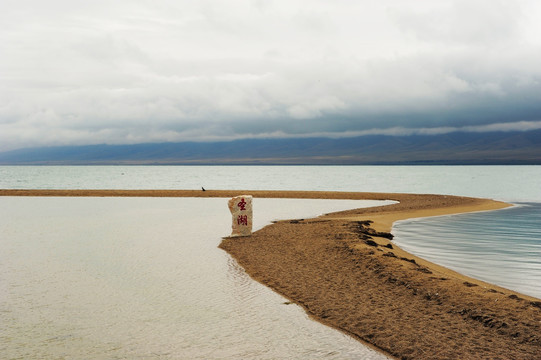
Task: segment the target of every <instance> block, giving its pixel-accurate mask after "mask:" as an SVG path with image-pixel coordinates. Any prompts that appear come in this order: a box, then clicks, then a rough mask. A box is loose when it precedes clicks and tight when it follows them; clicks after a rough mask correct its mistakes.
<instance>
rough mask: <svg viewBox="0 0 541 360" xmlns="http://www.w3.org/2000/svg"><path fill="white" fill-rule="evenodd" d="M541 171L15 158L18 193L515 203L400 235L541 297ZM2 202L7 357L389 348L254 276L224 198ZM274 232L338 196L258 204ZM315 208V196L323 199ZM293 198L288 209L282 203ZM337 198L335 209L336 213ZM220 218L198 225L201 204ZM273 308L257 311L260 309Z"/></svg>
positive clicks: (8, 178) (352, 354)
mask: <svg viewBox="0 0 541 360" xmlns="http://www.w3.org/2000/svg"><path fill="white" fill-rule="evenodd" d="M539 179H541V167H540V166H118V167H117V166H82V167H77V166H74V167H70V166H67V167H62V166H60V167H55V166H22V167H19V166H4V167H0V188H11V189H16V188H18V189H200V187H201V186H204V187H205V188H207V189H253V190H259V189H269V190H332V191H378V192H405V193H436V194H453V195H464V196H475V197H485V198H493V199H497V200H503V201H508V202H513V203H517V204H519V206H517V207H514V208H511V209H505V210H500V211H495V212H485V213H476V214H464V215H454V216H445V217H438V218H428V219H418V220H412V221H404V222H400V223H398V224H396V226H395V227H394V229H393V232H394V233H395V234H397V237H396V239H395V241H396V242H397V243H399V244H400V246H402V247H404V248H405V249H407V250H409V251H411V252H412V253H415V254H418V255H420V256H423V257H425V258H427V259H430V260H433V261H435V262H438V263H441V264H442V265H445V266H447V267H449V268H452V269H455V270H457V271H459V272H462V273H465V274H468V275H471V276H474V277H478V278H480V279H482V280H487V281H490V282H494V283H497V284H500V285H502V286H504V287H508V288H512V289H515V290H518V291H521V292H524V293H528V294H531V295H534V296H537V297H541V293H540V286H541V285H540V284H541V280H540V279H541V265H540V261H541V256H540V253H539V251H540V250H539V249H540V247H541V234H540V233H539V229H540V228H541V220H540V217H539V214H541V211H540V210H541V186H539V185H540V184H539V183H540V181H539ZM193 201H195V200H194V199H152V198H146V199H139V198H9V197H8V198H0V216H1V218H0V246H1V247H2V251H1V252H0V306H1V308H0V323H2V325H4V324H7V326H3V327H2V329H1V330H0V353H1V354H9V355H10V356H8V358H9V357H15V358H17V357H21V358H28V357H33V358H67V359H68V358H81V357H84V358H94V359H98V358H130V359H131V358H135V359H137V358H139V359H145V358H157V357H161V358H167V359H170V358H189V359H193V358H201V359H203V358H215V359H218V358H252V359H256V358H257V359H260V358H263V359H271V358H305V359H310V358H337V359H343V358H374V359H376V358H380V356H381V355H380V354H377V353H374V352H372V351H371V350H369V349H367V348H366V347H364V346H362V345H361V344H359V343H358V342H356V341H354V340H352V339H350V338H349V337H347V336H345V335H343V334H341V333H339V332H337V331H334V330H332V329H328V328H326V327H324V326H322V325H320V324H318V323H316V322H314V321H311V320H309V319H308V318H307V317H306V315H305V314H304V312H303V311H302V310H301V309H300V308H298V307H296V306H292V305H284V304H283V303H284V301H285V300H284V299H283V298H281V297H280V296H278V295H276V294H275V293H273V292H272V291H270V290H268V289H267V288H265V287H263V286H261V285H259V284H258V283H255V282H254V281H252V280H251V279H250V278H249V277H248V276H246V274H244V272H243V271H242V269H240V268H239V267H238V266H237V265H236V263H235V262H234V261H233V260H232V259H231V258H230V257H229V256H228V255H227V254H226V253H225V252H223V251H221V250H219V249H217V245H218V243H219V242H220V238H221V236H224V235H227V234H228V233H229V226H230V224H229V221H230V219H229V216H230V215H229V213H228V210H227V208H226V205H225V199H204V201H201V199H198V200H197V201H195V202H193ZM255 201H256V202H255V204H254V205H255V206H256V210H255V214H256V215H257V221H258V223H257V224H256V226H263V225H264V224H265V223H268V221H270V220H272V219H273V218H296V217H308V216H312V215H317V214H319V213H324V212H330V211H336V210H338V209H340V206H344V205H345V208H347V207H359V205H358V203H354V204H346V203H345V202H339V203H338V204H336V205H334V201H328V200H320V201H316V202H315V203H313V202H310V201H308V200H307V201H308V202H305V201H304V200H302V201H301V200H288V201H291V202H284V201H285V200H273V199H255ZM316 203H317V204H320V205H317V206H316ZM284 204H287V206H284ZM335 206H338V207H335ZM201 213H204V214H205V219H211V218H212V219H213V220H212V221H211V222H209V224H212V226H210V225H209V224H205V226H204V228H205V235H202V234H196V233H195V231H196V230H195V229H196V227H195V226H196V225H197V224H201V221H202V220H201V217H200V216H199V215H198V214H201ZM261 316H262V317H261Z"/></svg>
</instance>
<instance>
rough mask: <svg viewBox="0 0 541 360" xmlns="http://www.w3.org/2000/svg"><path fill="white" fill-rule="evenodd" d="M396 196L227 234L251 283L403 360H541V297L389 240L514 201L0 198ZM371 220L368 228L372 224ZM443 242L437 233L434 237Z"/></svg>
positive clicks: (212, 194) (197, 194) (223, 245)
mask: <svg viewBox="0 0 541 360" xmlns="http://www.w3.org/2000/svg"><path fill="white" fill-rule="evenodd" d="M239 194H252V195H253V196H254V197H255V198H257V197H272V198H323V199H325V198H327V199H362V200H396V201H399V203H398V204H395V205H389V206H380V207H374V208H366V209H356V210H349V211H343V212H338V213H333V214H328V215H324V216H321V217H318V218H315V219H293V220H287V221H280V222H277V223H275V224H272V225H269V226H267V227H265V228H263V229H261V230H259V231H257V232H255V233H254V234H253V235H252V236H250V237H241V238H224V240H223V242H222V243H221V245H220V247H221V248H222V249H224V250H226V251H227V252H229V253H230V254H231V255H232V256H233V257H234V258H235V259H236V260H237V261H238V263H239V264H240V265H241V266H243V267H244V269H245V270H246V272H247V273H248V274H249V275H250V276H251V277H252V278H254V279H255V280H257V281H259V282H261V283H263V284H265V285H267V286H269V287H271V288H272V289H274V290H275V291H277V292H278V293H280V294H282V295H283V296H285V297H286V298H287V299H289V300H290V302H291V303H296V304H299V305H300V306H302V307H303V308H304V309H305V310H306V311H307V313H308V314H310V315H311V316H312V317H313V318H314V319H316V320H318V321H320V322H322V323H324V324H327V325H329V326H332V327H334V328H337V329H339V330H341V331H343V332H345V333H347V334H350V335H351V336H353V337H355V338H357V339H359V340H360V341H362V342H364V343H367V344H369V345H371V346H373V347H375V348H377V349H380V350H381V351H383V352H385V353H387V354H389V355H391V356H393V357H396V358H402V359H540V358H541V301H540V300H539V299H536V298H532V297H528V296H526V295H521V294H518V293H515V292H513V291H510V290H506V289H503V288H500V287H498V286H495V285H491V284H488V283H484V282H482V281H478V280H474V279H471V278H468V277H466V276H463V275H460V274H457V273H456V272H453V271H451V270H448V269H446V268H443V267H441V266H437V265H435V264H432V263H430V262H428V261H425V260H423V259H420V258H418V257H415V256H413V255H411V254H409V253H407V252H405V251H403V250H401V249H399V248H398V247H397V246H396V245H394V244H393V243H392V240H390V239H388V237H389V236H388V233H389V232H390V230H391V226H392V223H393V222H394V221H396V220H401V219H406V218H412V217H425V216H434V215H444V214H451V213H460V212H468V211H482V210H494V209H499V208H503V207H506V206H508V204H505V203H502V202H497V201H492V200H485V199H476V198H466V197H456V196H442V195H413V194H393V193H347V192H298V191H210V190H209V191H204V192H203V191H200V190H199V191H182V190H163V191H162V190H0V196H2V195H4V196H179V197H180V196H182V197H232V196H236V195H239ZM369 220H370V221H372V222H368V221H369ZM434 236H438V234H434Z"/></svg>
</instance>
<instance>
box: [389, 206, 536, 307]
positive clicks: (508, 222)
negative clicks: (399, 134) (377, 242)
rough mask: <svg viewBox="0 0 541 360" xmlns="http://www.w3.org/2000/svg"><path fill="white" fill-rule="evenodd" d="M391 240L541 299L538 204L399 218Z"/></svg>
mask: <svg viewBox="0 0 541 360" xmlns="http://www.w3.org/2000/svg"><path fill="white" fill-rule="evenodd" d="M393 233H394V234H395V240H394V241H395V242H396V243H397V244H398V245H399V246H400V247H402V248H403V249H404V250H406V251H409V252H411V253H413V254H415V255H418V256H420V257H422V258H425V259H427V260H430V261H433V262H435V263H437V264H440V265H443V266H445V267H448V268H450V269H452V270H455V271H458V272H460V273H462V274H465V275H468V276H471V277H474V278H477V279H480V280H484V281H487V282H490V283H494V284H497V285H500V286H502V287H505V288H508V289H511V290H515V291H518V292H520V293H523V294H527V295H531V296H535V297H537V298H541V203H523V204H518V206H515V207H512V208H507V209H503V210H498V211H487V212H478V213H473V214H458V215H452V216H442V217H434V218H425V219H413V220H406V221H402V222H398V223H396V224H395V226H394V228H393Z"/></svg>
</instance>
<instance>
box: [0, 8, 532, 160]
mask: <svg viewBox="0 0 541 360" xmlns="http://www.w3.org/2000/svg"><path fill="white" fill-rule="evenodd" d="M539 128H541V2H539V1H537V0H518V1H513V0H506V1H500V0H479V1H478V0H467V1H462V0H460V1H452V0H448V1H438V0H415V1H413V0H379V1H367V0H357V1H352V0H332V1H331V0H329V1H322V0H309V1H308V0H285V1H282V0H229V1H218V0H214V1H211V0H194V1H187V0H152V1H150V0H137V1H136V0H130V1H128V0H115V1H110V0H93V1H74V0H47V1H43V0H0V151H7V150H12V149H17V148H25V147H36V146H57V145H87V144H133V143H146V142H166V141H167V142H170V141H175V142H176V141H189V140H190V141H218V140H220V141H221V140H233V139H241V138H282V137H289V138H295V137H316V136H328V137H334V138H339V137H350V136H358V135H365V134H390V135H407V134H427V135H429V134H441V133H446V132H452V131H471V132H483V131H511V130H519V131H527V130H533V129H539Z"/></svg>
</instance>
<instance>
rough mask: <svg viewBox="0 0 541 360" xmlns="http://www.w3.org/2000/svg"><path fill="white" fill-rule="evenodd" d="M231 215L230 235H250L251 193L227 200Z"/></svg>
mask: <svg viewBox="0 0 541 360" xmlns="http://www.w3.org/2000/svg"><path fill="white" fill-rule="evenodd" d="M227 206H229V211H231V216H232V225H231V228H232V231H231V235H230V236H231V237H236V236H250V235H252V195H239V196H235V197H234V198H232V199H231V200H229V201H228V202H227Z"/></svg>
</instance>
